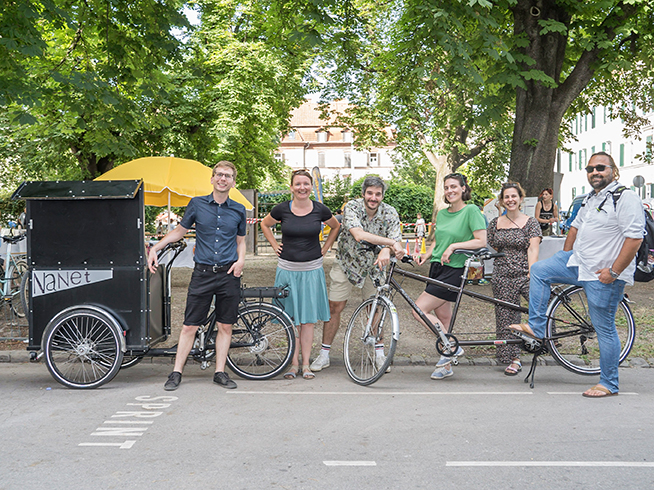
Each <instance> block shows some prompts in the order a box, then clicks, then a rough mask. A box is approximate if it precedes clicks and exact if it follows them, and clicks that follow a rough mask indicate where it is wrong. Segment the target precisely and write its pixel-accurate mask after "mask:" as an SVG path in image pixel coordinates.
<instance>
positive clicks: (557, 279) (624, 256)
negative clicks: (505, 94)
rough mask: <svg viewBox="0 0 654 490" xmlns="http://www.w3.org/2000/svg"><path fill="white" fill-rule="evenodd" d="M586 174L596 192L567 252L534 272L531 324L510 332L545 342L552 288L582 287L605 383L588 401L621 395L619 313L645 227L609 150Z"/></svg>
mask: <svg viewBox="0 0 654 490" xmlns="http://www.w3.org/2000/svg"><path fill="white" fill-rule="evenodd" d="M586 172H587V173H588V182H589V183H590V185H591V186H592V188H593V191H592V192H590V193H589V195H588V197H587V198H586V199H585V200H584V203H583V204H582V207H581V209H580V210H579V213H578V214H577V217H576V218H575V220H574V222H573V223H572V226H571V228H570V231H569V232H568V236H567V238H566V240H565V244H564V246H563V251H561V252H559V253H557V254H556V255H554V256H553V257H551V258H549V259H547V260H543V261H541V262H536V263H535V264H534V265H533V266H532V267H531V271H530V277H531V279H530V282H529V324H518V325H511V326H510V327H509V328H510V329H511V330H513V331H514V332H515V333H516V334H517V335H518V336H520V337H522V338H531V339H533V338H536V339H542V338H543V337H544V335H545V324H546V322H547V314H546V311H547V304H548V302H549V298H550V284H552V283H563V284H575V285H579V286H582V287H583V288H584V291H585V293H586V298H587V299H588V309H589V314H590V318H591V321H592V322H593V326H594V327H595V331H596V332H597V341H598V344H599V348H600V380H599V383H598V384H597V385H595V386H594V387H592V388H590V389H588V390H586V391H585V392H584V393H583V396H585V397H589V398H601V397H606V396H611V395H617V394H618V364H619V357H620V339H619V338H618V333H617V331H616V328H615V313H616V310H617V308H618V304H619V303H620V301H621V300H622V296H623V292H624V287H625V284H629V285H632V284H633V283H634V271H635V262H634V257H635V256H636V253H637V252H638V248H639V247H640V243H641V242H642V239H643V230H644V226H645V223H644V214H643V205H642V203H641V201H640V198H639V197H638V195H637V194H636V193H635V192H633V191H631V190H628V189H624V186H621V185H620V183H619V182H618V180H617V179H618V178H619V176H620V175H619V172H618V168H617V167H616V165H615V161H614V160H613V158H612V157H611V155H609V154H608V153H605V152H603V151H602V152H598V153H594V154H593V155H591V157H590V160H589V161H588V166H587V167H586ZM616 191H617V192H616Z"/></svg>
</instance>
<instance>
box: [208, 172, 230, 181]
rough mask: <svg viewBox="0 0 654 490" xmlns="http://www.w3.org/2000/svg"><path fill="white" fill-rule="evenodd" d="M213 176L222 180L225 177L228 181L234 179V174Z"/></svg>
mask: <svg viewBox="0 0 654 490" xmlns="http://www.w3.org/2000/svg"><path fill="white" fill-rule="evenodd" d="M213 176H214V177H218V178H219V179H222V178H223V177H224V178H226V179H227V180H229V179H233V178H234V175H232V174H223V173H216V174H213Z"/></svg>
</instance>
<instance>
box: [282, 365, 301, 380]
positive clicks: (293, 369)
mask: <svg viewBox="0 0 654 490" xmlns="http://www.w3.org/2000/svg"><path fill="white" fill-rule="evenodd" d="M297 370H298V366H291V369H290V370H289V371H288V372H287V373H286V374H285V375H284V379H295V378H296V377H297Z"/></svg>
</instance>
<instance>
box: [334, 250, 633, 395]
mask: <svg viewBox="0 0 654 490" xmlns="http://www.w3.org/2000/svg"><path fill="white" fill-rule="evenodd" d="M361 243H362V244H363V245H364V248H363V251H365V252H374V253H378V252H379V249H380V248H379V247H378V246H377V245H372V244H368V243H364V242H361ZM454 253H463V254H465V255H467V257H468V258H467V259H466V262H465V266H464V271H463V274H462V277H461V284H460V285H459V286H451V285H449V284H446V283H444V282H441V281H438V280H435V279H431V278H429V277H425V276H422V275H420V274H416V273H413V272H410V271H406V270H404V269H401V268H397V267H396V265H397V259H396V258H395V257H392V258H391V261H390V263H389V266H388V269H387V273H386V280H385V282H384V283H383V284H381V283H379V281H377V283H376V284H375V285H376V287H377V293H376V294H375V295H374V296H371V297H370V298H368V299H366V300H364V301H363V302H362V303H361V304H360V305H359V306H358V307H357V309H356V310H355V311H354V314H353V315H352V318H351V319H350V321H349V322H348V326H347V330H346V332H345V340H344V345H343V355H344V358H345V367H346V370H347V373H348V375H349V376H350V378H352V380H353V381H354V382H355V383H357V384H360V385H364V386H365V385H370V384H372V383H374V382H375V381H377V380H378V379H379V378H381V377H382V376H383V375H384V373H385V372H386V369H387V368H388V367H389V366H390V364H391V362H392V360H393V355H394V354H395V349H396V347H397V342H398V340H399V337H400V321H399V317H398V315H397V310H396V307H395V305H394V304H393V296H394V294H395V293H399V294H400V296H401V297H402V298H403V299H404V300H405V301H406V302H407V303H408V304H409V306H410V307H411V308H412V309H413V311H415V312H416V314H417V315H418V316H419V317H420V318H421V319H422V321H423V322H424V323H425V325H427V327H428V328H429V329H430V330H431V331H432V332H433V333H434V334H435V335H436V337H437V341H436V350H437V351H438V353H439V354H441V355H443V356H446V357H451V358H452V363H453V364H457V361H458V360H457V357H456V355H455V353H456V352H457V349H458V348H459V346H493V345H495V346H497V345H508V344H520V345H521V346H522V348H523V349H524V350H526V351H527V352H529V353H531V354H533V356H534V357H533V359H532V364H531V369H530V371H529V373H528V374H527V377H526V378H525V383H527V382H529V380H530V378H531V383H530V386H531V388H533V387H534V376H535V372H536V365H537V359H538V356H540V355H543V354H545V353H547V352H549V353H551V354H552V356H553V357H554V359H555V360H556V361H557V362H558V363H559V364H560V365H561V366H562V367H564V368H565V369H567V370H569V371H571V372H573V373H577V374H582V375H597V374H599V372H600V369H599V348H598V346H597V342H596V333H595V329H594V328H593V325H592V323H591V320H590V316H589V314H588V303H587V300H586V296H585V293H584V290H583V288H582V287H580V286H567V285H555V286H553V287H552V294H551V299H550V303H549V306H548V310H547V318H548V319H547V327H546V332H545V337H544V338H543V339H542V341H538V340H536V339H532V338H530V337H528V336H524V337H522V338H519V337H516V338H515V339H506V340H491V339H487V340H476V339H472V340H459V339H458V338H457V336H456V335H455V334H454V333H453V332H454V326H455V321H456V317H457V313H458V310H459V306H460V303H461V298H462V297H463V295H466V296H470V297H472V298H475V299H478V300H481V301H484V302H488V303H492V304H495V305H501V306H505V307H507V308H511V309H514V310H517V311H520V312H521V313H529V310H528V309H527V308H524V307H522V306H520V305H515V304H513V303H509V302H506V301H503V300H499V299H495V298H493V297H490V296H486V295H483V294H480V293H477V292H474V291H468V290H466V289H465V286H466V277H467V275H468V269H469V268H470V264H471V263H472V262H483V261H485V260H490V259H493V258H497V257H501V256H502V255H503V254H500V253H490V251H489V250H488V249H485V248H482V249H477V250H463V249H460V250H455V251H454ZM411 261H412V259H411V257H409V256H405V257H403V258H402V262H404V263H409V262H411ZM396 274H397V275H401V276H404V277H407V278H410V279H414V280H417V281H421V282H425V283H431V284H435V285H437V286H440V287H443V288H446V289H448V290H449V291H454V292H456V293H457V298H456V301H455V303H454V307H453V310H452V320H451V328H450V332H449V333H446V332H444V331H443V329H442V328H441V326H440V324H438V323H437V324H436V325H434V324H432V323H431V322H430V321H429V318H427V316H426V315H425V313H424V312H423V311H422V310H420V308H418V306H417V305H416V304H415V302H414V301H413V300H412V299H411V298H410V297H409V295H408V294H407V293H406V291H405V290H404V289H403V288H402V286H401V285H400V284H399V283H398V282H397V281H396V280H395V278H394V275H396ZM628 303H629V300H628V298H627V297H626V296H625V297H624V298H623V299H622V301H621V302H620V304H619V308H618V310H617V312H616V327H617V329H618V334H619V337H620V343H621V351H620V362H623V361H624V360H625V359H626V358H627V356H628V355H629V352H630V351H631V348H632V347H633V343H634V339H635V332H636V329H635V322H634V317H633V314H632V313H631V309H630V308H629V304H628ZM384 331H386V333H387V334H390V346H389V350H388V354H387V356H386V361H385V362H384V363H383V365H381V366H379V367H378V366H376V365H375V344H377V343H380V342H383V340H384Z"/></svg>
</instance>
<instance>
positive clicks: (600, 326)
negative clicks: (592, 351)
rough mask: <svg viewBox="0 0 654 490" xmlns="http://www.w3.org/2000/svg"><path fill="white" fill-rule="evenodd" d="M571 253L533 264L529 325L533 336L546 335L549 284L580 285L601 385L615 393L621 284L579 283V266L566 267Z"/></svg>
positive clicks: (560, 254) (618, 351)
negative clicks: (594, 336)
mask: <svg viewBox="0 0 654 490" xmlns="http://www.w3.org/2000/svg"><path fill="white" fill-rule="evenodd" d="M571 255H572V251H570V252H563V251H561V252H558V253H557V254H556V255H554V256H552V257H550V258H549V259H546V260H542V261H540V262H536V263H535V264H534V265H533V266H532V267H531V271H530V277H531V280H530V281H529V326H530V327H531V329H532V330H533V331H534V334H536V337H538V338H543V337H544V336H545V327H546V324H547V305H548V303H549V300H550V285H551V284H553V283H563V284H573V285H576V286H581V287H583V288H584V291H585V292H586V298H587V299H588V310H589V314H590V319H591V321H592V322H593V326H594V327H595V331H596V332H597V342H598V344H599V349H600V372H601V374H600V384H601V385H602V386H604V387H605V388H607V389H609V390H610V391H611V392H613V393H617V392H618V364H619V359H620V338H619V337H618V331H617V330H616V328H615V312H616V310H617V308H618V304H620V301H621V300H622V296H623V294H624V286H625V282H624V281H618V280H616V281H613V282H612V283H611V284H603V283H601V282H600V281H579V280H578V279H577V277H578V269H579V268H578V267H568V265H567V263H568V259H569V258H570V256H571Z"/></svg>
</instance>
